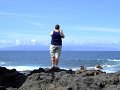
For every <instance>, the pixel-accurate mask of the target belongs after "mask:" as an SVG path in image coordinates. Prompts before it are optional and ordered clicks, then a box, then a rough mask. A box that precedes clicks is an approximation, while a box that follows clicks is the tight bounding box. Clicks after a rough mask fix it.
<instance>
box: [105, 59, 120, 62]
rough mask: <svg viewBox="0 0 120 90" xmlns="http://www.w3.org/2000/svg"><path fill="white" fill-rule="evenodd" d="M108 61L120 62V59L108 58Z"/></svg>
mask: <svg viewBox="0 0 120 90" xmlns="http://www.w3.org/2000/svg"><path fill="white" fill-rule="evenodd" d="M107 60H108V61H113V62H120V59H107Z"/></svg>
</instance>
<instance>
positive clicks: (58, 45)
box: [50, 24, 65, 68]
mask: <svg viewBox="0 0 120 90" xmlns="http://www.w3.org/2000/svg"><path fill="white" fill-rule="evenodd" d="M50 36H51V45H50V55H51V59H52V67H53V68H54V67H55V68H58V62H59V57H60V54H61V49H62V38H65V36H64V33H63V31H62V30H60V26H59V25H58V24H57V25H55V29H54V30H53V31H52V32H51V33H50Z"/></svg>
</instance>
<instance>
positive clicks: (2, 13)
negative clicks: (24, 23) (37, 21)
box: [0, 12, 38, 18]
mask: <svg viewBox="0 0 120 90" xmlns="http://www.w3.org/2000/svg"><path fill="white" fill-rule="evenodd" d="M0 15H6V16H18V17H30V18H37V17H38V16H34V15H26V14H19V13H10V12H0Z"/></svg>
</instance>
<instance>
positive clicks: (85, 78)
mask: <svg viewBox="0 0 120 90" xmlns="http://www.w3.org/2000/svg"><path fill="white" fill-rule="evenodd" d="M0 90H120V73H119V72H117V73H105V72H102V71H100V70H86V71H84V72H80V73H76V72H75V71H73V70H72V69H71V70H65V69H59V68H51V69H43V68H39V69H38V70H37V69H36V70H33V71H31V72H30V74H29V75H27V76H25V74H21V73H20V72H18V71H16V70H15V69H13V70H8V69H7V68H5V67H0Z"/></svg>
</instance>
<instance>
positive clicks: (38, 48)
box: [0, 45, 49, 51]
mask: <svg viewBox="0 0 120 90" xmlns="http://www.w3.org/2000/svg"><path fill="white" fill-rule="evenodd" d="M0 50H6V51H48V50H49V47H48V46H42V45H35V46H33V45H24V46H11V47H5V48H1V49H0Z"/></svg>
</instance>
